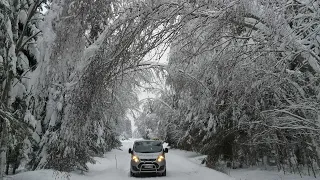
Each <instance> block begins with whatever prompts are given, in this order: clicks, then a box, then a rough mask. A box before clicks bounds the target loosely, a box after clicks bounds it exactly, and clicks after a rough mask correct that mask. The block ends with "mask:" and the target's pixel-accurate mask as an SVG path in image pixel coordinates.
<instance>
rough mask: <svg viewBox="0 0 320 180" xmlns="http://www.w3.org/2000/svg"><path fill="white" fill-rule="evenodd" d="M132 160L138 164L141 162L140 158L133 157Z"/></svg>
mask: <svg viewBox="0 0 320 180" xmlns="http://www.w3.org/2000/svg"><path fill="white" fill-rule="evenodd" d="M132 160H133V161H134V162H136V163H137V162H139V161H140V160H139V158H138V156H132Z"/></svg>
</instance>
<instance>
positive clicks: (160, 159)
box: [157, 155, 165, 162]
mask: <svg viewBox="0 0 320 180" xmlns="http://www.w3.org/2000/svg"><path fill="white" fill-rule="evenodd" d="M164 159H165V158H164V156H162V155H160V156H158V158H157V161H158V162H162V161H163V160H164Z"/></svg>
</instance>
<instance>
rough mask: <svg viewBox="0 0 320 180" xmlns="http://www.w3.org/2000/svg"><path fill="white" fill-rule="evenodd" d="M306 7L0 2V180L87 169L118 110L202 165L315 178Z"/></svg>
mask: <svg viewBox="0 0 320 180" xmlns="http://www.w3.org/2000/svg"><path fill="white" fill-rule="evenodd" d="M319 17H320V2H319V1H317V0H95V1H93V0H0V83H1V86H0V99H1V100H0V179H2V178H3V177H4V176H5V174H12V173H13V174H15V171H16V170H17V169H18V168H19V167H22V166H23V167H24V168H25V169H27V170H30V171H33V170H38V169H54V170H57V171H66V172H71V171H74V170H80V171H83V172H87V171H88V170H89V168H88V166H87V163H89V162H90V163H94V162H95V160H94V158H93V157H96V156H102V155H103V154H104V153H106V152H108V151H110V150H111V149H114V148H118V147H120V146H121V142H120V140H119V137H131V135H132V130H131V126H132V124H131V120H130V119H129V118H128V114H132V115H133V116H134V119H135V125H136V126H137V127H138V128H137V131H138V132H139V133H140V135H142V136H145V135H146V133H147V131H146V130H148V132H149V131H152V132H153V134H156V135H157V136H158V137H159V138H161V139H163V140H165V141H166V142H168V143H169V144H170V146H171V147H173V148H178V149H184V150H188V151H195V152H199V153H202V154H206V155H208V157H207V158H206V165H207V166H208V167H211V168H214V169H219V167H220V166H221V165H222V164H223V163H227V164H228V167H231V168H243V167H250V166H261V165H262V166H276V167H277V168H278V169H279V170H283V171H290V172H294V173H300V172H301V171H302V170H303V169H307V170H308V173H309V175H312V176H316V174H317V173H319V168H320V18H319ZM166 51H168V52H169V53H168V54H167V55H166V56H167V63H160V62H159V59H161V58H163V56H164V55H165V52H166ZM158 79H161V80H162V81H163V85H162V86H160V87H161V88H159V87H154V88H153V87H152V86H153V84H154V82H155V81H157V80H158ZM145 86H148V89H149V91H151V92H152V93H154V94H156V97H155V98H150V99H148V100H147V101H144V102H143V103H141V102H140V101H139V98H138V94H139V91H140V90H141V88H144V87H145ZM140 106H142V111H141V110H140V109H139V107H140Z"/></svg>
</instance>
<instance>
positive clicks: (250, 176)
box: [230, 169, 320, 180]
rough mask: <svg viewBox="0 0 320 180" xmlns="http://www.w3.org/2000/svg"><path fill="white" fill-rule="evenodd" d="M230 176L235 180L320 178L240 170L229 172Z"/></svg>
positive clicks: (256, 170) (258, 170)
mask: <svg viewBox="0 0 320 180" xmlns="http://www.w3.org/2000/svg"><path fill="white" fill-rule="evenodd" d="M230 175H231V176H233V177H236V180H258V179H261V180H262V179H263V180H319V179H320V177H317V178H315V177H310V176H302V178H301V177H300V175H299V174H284V173H283V172H277V171H265V170H260V169H252V170H248V169H240V170H231V171H230Z"/></svg>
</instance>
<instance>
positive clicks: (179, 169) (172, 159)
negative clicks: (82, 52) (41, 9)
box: [7, 140, 320, 180]
mask: <svg viewBox="0 0 320 180" xmlns="http://www.w3.org/2000/svg"><path fill="white" fill-rule="evenodd" d="M133 141H134V140H128V141H123V142H122V143H123V146H122V147H121V150H112V151H111V152H109V153H107V154H106V155H105V156H104V158H95V159H96V160H97V163H96V164H89V168H90V171H89V172H88V173H86V174H79V173H70V174H61V173H60V174H58V173H54V172H53V171H52V170H39V171H31V172H24V173H19V174H17V175H15V176H11V177H8V178H7V180H65V179H68V178H67V175H70V176H69V179H70V180H137V179H143V180H147V179H153V180H155V179H159V180H320V178H318V177H317V178H314V177H309V176H304V177H303V178H301V177H300V176H299V175H297V174H283V172H276V171H265V170H259V169H256V170H250V169H239V170H232V171H231V172H230V174H231V175H232V176H233V177H235V178H232V177H230V176H228V175H226V174H223V173H220V172H217V171H215V170H213V169H209V168H206V167H204V166H203V165H200V164H201V163H200V162H201V158H203V157H204V156H201V155H200V154H197V153H194V152H187V151H182V150H176V149H169V153H168V154H167V155H166V159H167V176H166V177H150V176H149V177H148V176H143V178H140V177H138V178H135V177H130V176H129V169H130V167H129V162H130V154H129V153H128V149H129V148H130V147H132V144H133Z"/></svg>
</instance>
